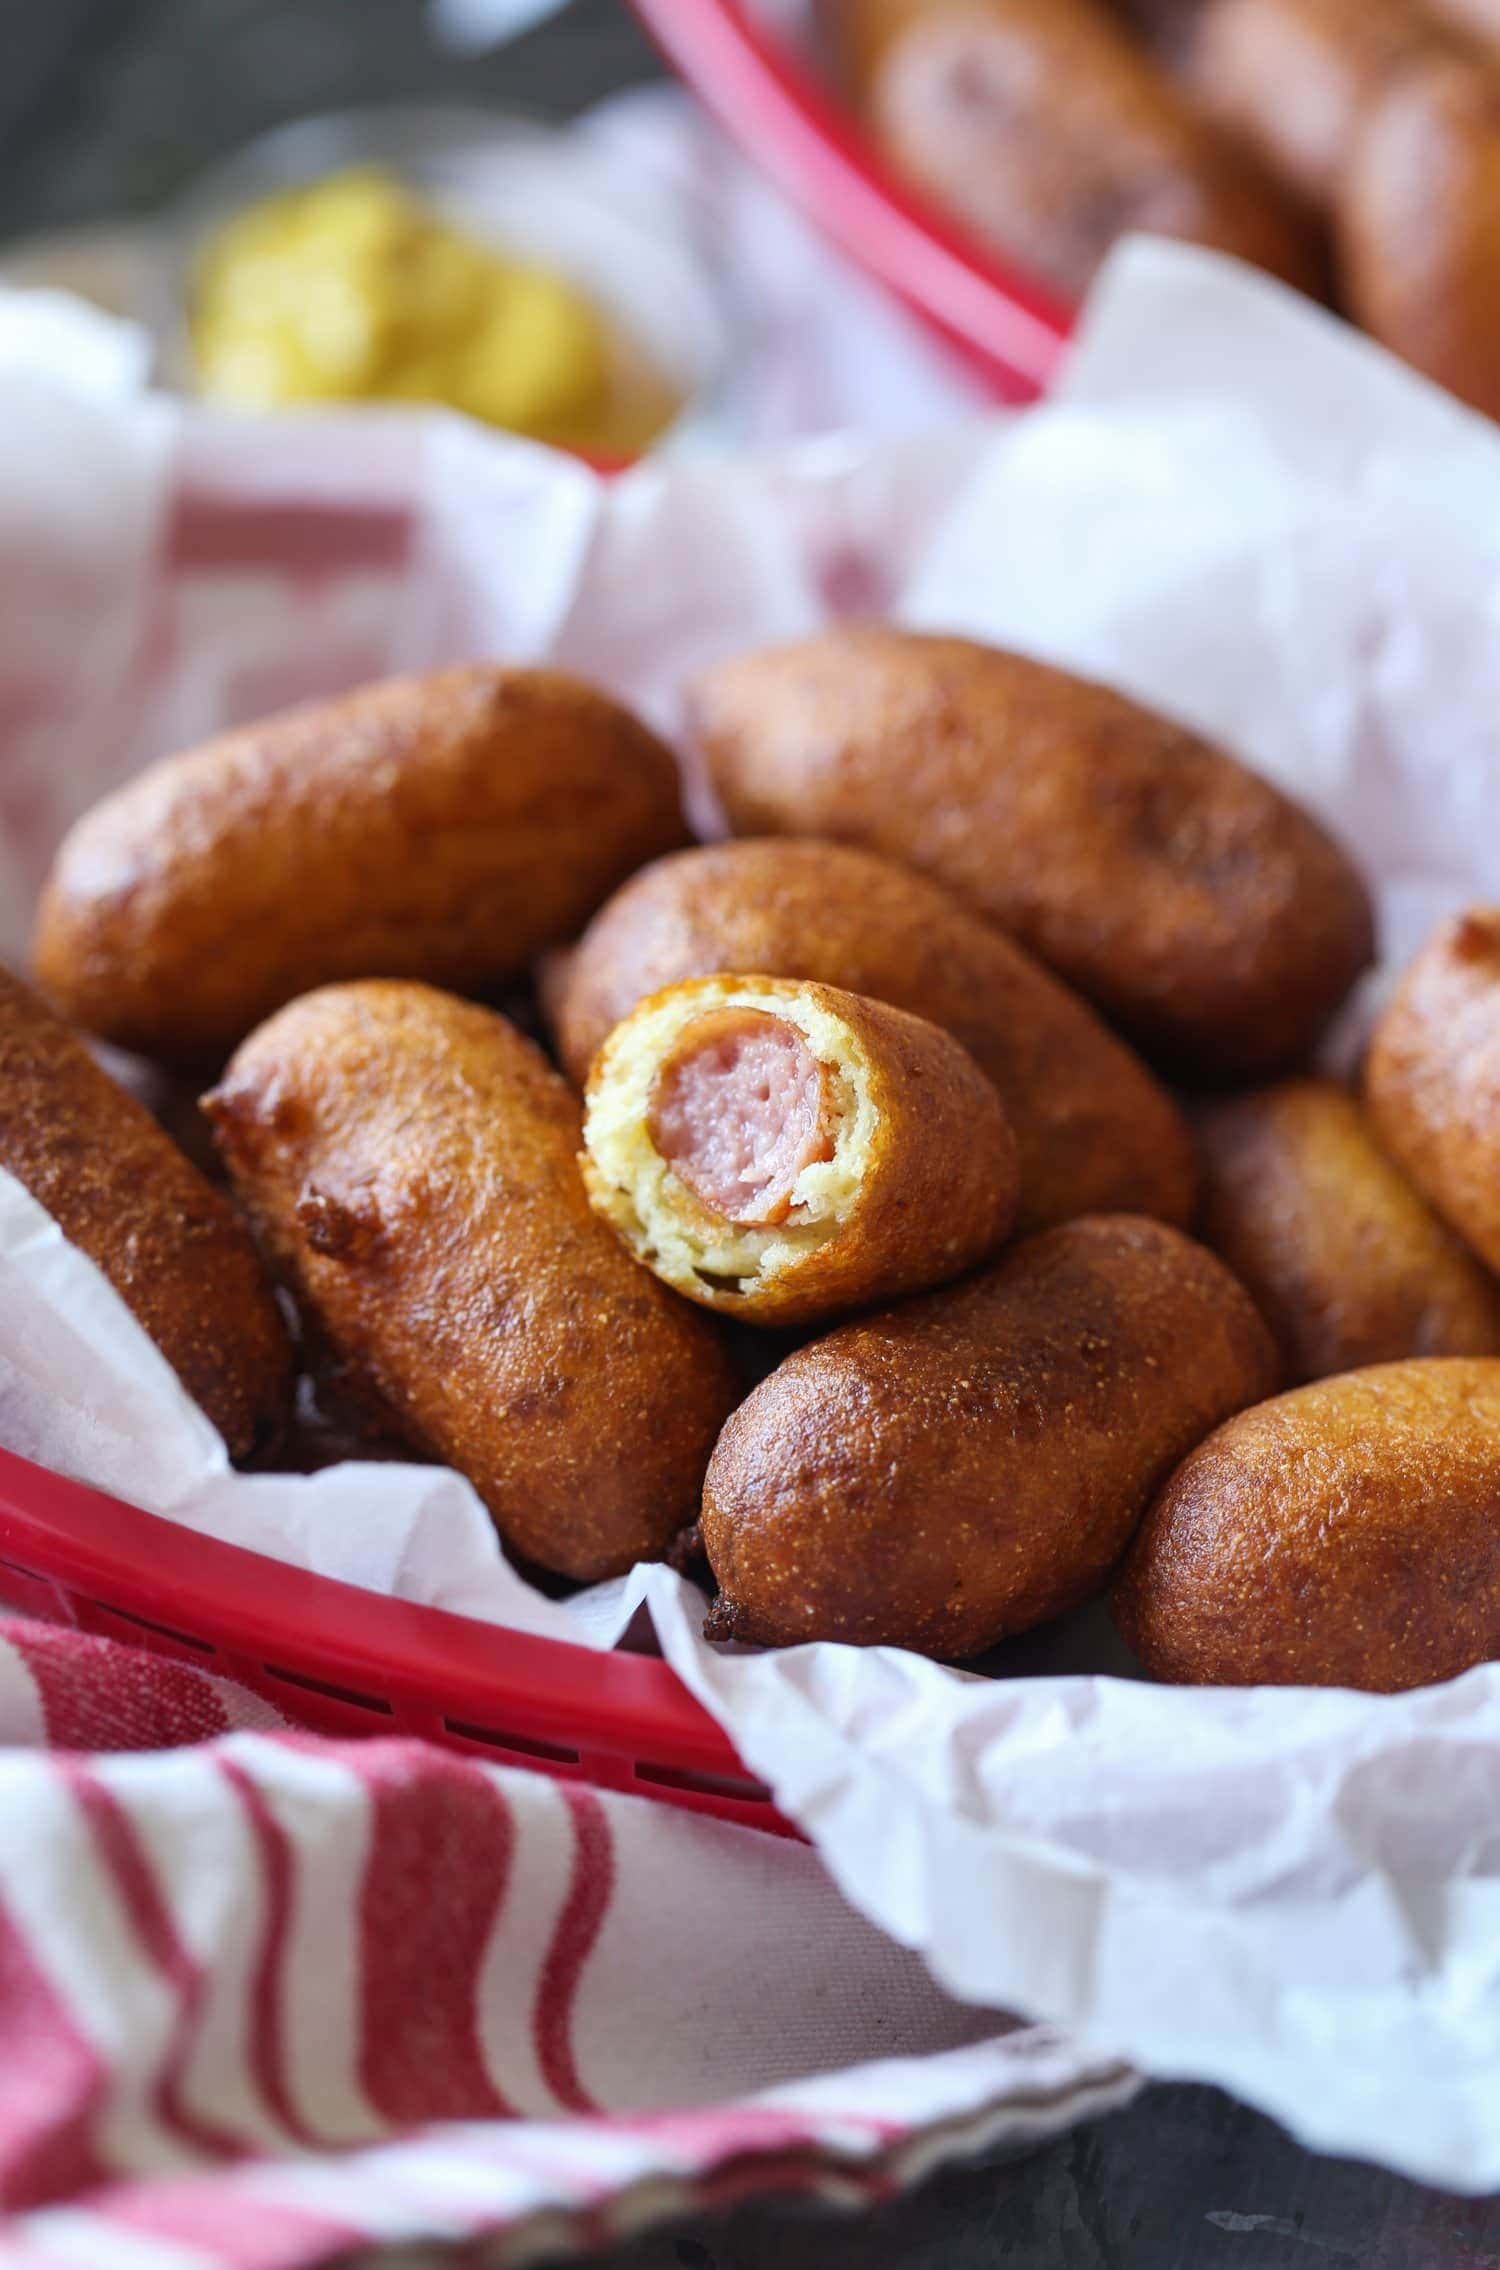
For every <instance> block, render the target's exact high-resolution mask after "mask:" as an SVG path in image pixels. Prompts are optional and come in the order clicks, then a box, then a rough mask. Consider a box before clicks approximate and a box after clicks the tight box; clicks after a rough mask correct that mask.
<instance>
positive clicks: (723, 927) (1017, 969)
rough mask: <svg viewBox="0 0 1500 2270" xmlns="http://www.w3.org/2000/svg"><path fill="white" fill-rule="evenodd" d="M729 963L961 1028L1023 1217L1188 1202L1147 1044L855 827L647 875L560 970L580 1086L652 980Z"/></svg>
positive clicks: (1188, 1166)
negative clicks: (994, 1117)
mask: <svg viewBox="0 0 1500 2270" xmlns="http://www.w3.org/2000/svg"><path fill="white" fill-rule="evenodd" d="M723 970H765V971H767V972H769V973H770V974H771V975H772V976H775V977H800V978H811V979H814V980H815V981H817V982H818V983H819V984H822V985H832V986H837V987H839V989H840V990H841V991H843V992H845V993H860V994H864V995H866V996H867V997H868V998H871V999H874V1000H878V1001H889V1002H890V1003H891V1004H892V1005H893V1006H894V1007H895V1008H898V1009H905V1010H907V1011H908V1012H909V1013H910V1014H911V1015H912V1016H916V1017H923V1018H925V1019H926V1020H927V1022H928V1023H929V1024H934V1025H941V1026H942V1027H943V1029H944V1031H945V1032H949V1033H951V1034H952V1035H953V1037H954V1039H955V1040H958V1041H961V1042H962V1043H963V1045H964V1047H965V1048H966V1049H967V1050H968V1051H969V1054H970V1055H971V1056H972V1057H973V1059H974V1061H975V1063H976V1064H977V1065H978V1066H979V1068H980V1070H981V1071H982V1072H984V1073H985V1074H986V1075H987V1076H988V1078H989V1079H991V1080H992V1081H993V1082H994V1084H995V1086H996V1088H997V1089H998V1090H999V1093H1000V1099H1001V1102H1002V1103H1003V1104H1004V1106H1005V1112H1006V1117H1007V1118H1008V1119H1009V1121H1010V1123H1011V1127H1012V1129H1013V1130H1014V1133H1015V1138H1016V1145H1017V1149H1018V1152H1019V1155H1020V1171H1021V1195H1020V1212H1019V1214H1018V1217H1017V1227H1018V1228H1019V1229H1022V1230H1036V1229H1046V1228H1048V1227H1049V1226H1050V1225H1051V1224H1052V1223H1053V1222H1060V1221H1067V1220H1069V1219H1071V1218H1072V1216H1074V1215H1075V1214H1089V1213H1106V1212H1111V1211H1119V1212H1125V1213H1134V1214H1154V1215H1157V1216H1159V1217H1160V1218H1161V1219H1162V1220H1163V1221H1168V1222H1177V1223H1179V1224H1183V1225H1185V1224H1186V1223H1187V1222H1188V1220H1189V1219H1190V1217H1191V1214H1192V1209H1193V1201H1194V1196H1195V1191H1196V1168H1195V1164H1194V1159H1193V1149H1192V1143H1191V1140H1190V1138H1189V1135H1188V1132H1187V1128H1186V1126H1185V1124H1184V1122H1183V1119H1182V1115H1181V1113H1180V1112H1179V1111H1178V1110H1177V1108H1176V1106H1175V1104H1173V1102H1172V1101H1171V1099H1170V1097H1168V1095H1167V1094H1166V1092H1165V1091H1164V1090H1163V1089H1162V1088H1161V1087H1159V1086H1158V1085H1157V1083H1156V1081H1155V1080H1154V1079H1153V1078H1152V1077H1151V1075H1150V1073H1149V1072H1147V1070H1146V1068H1145V1066H1144V1065H1143V1064H1142V1063H1141V1062H1140V1061H1139V1059H1138V1058H1137V1057H1135V1056H1134V1055H1133V1054H1132V1053H1131V1051H1130V1050H1129V1049H1128V1048H1126V1047H1125V1045H1124V1044H1123V1042H1121V1041H1118V1040H1116V1039H1115V1037H1114V1035H1113V1034H1112V1033H1110V1032H1108V1031H1106V1029H1105V1027H1104V1026H1103V1025H1102V1024H1100V1022H1099V1020H1098V1019H1097V1018H1096V1017H1095V1016H1094V1014H1093V1012H1092V1011H1091V1010H1090V1009H1088V1008H1087V1007H1086V1006H1085V1004H1084V1003H1083V1002H1082V1001H1080V1000H1079V999H1078V997H1077V996H1076V995H1075V994H1073V993H1072V992H1070V991H1069V990H1068V988H1067V987H1066V986H1064V985H1062V984H1060V983H1059V981H1058V980H1057V979H1056V978H1054V977H1053V976H1051V975H1050V973H1049V972H1048V971H1046V970H1044V969H1043V968H1042V967H1041V965H1040V963H1038V962H1034V961H1033V960H1032V959H1031V957H1030V955H1029V954H1025V953H1023V952H1022V951H1021V949H1020V948H1019V947H1017V946H1014V945H1012V944H1011V942H1010V941H1009V939H1007V938H1003V937H1002V936H1001V935H1000V933H999V932H998V931H997V930H996V929H995V928H994V926H993V924H991V923H987V922H983V921H980V920H979V919H978V918H977V917H975V916H974V915H971V914H968V913H966V912H965V911H964V909H963V908H962V907H961V906H959V905H958V903H957V901H956V900H954V899H951V898H950V897H949V896H948V894H947V893H946V892H945V891H943V890H942V889H940V888H939V887H938V885H936V884H935V883H931V882H929V881H928V880H927V879H926V878H925V877H924V876H921V875H914V874H912V873H911V872H910V871H909V870H908V869H906V868H903V867H898V866H896V865H895V864H894V863H893V862H892V861H890V860H887V859H877V858H874V857H872V856H871V855H870V854H869V853H868V852H863V851H853V850H850V849H848V848H847V847H846V846H844V845H842V844H833V843H816V842H799V841H797V840H795V839H792V838H789V837H785V836H782V837H768V838H766V839H764V840H760V841H751V842H744V843H718V844H708V845H703V846H701V847H700V848H698V849H696V850H693V851H679V852H674V853H672V854H671V855H670V856H669V857H668V858H665V859H659V860H657V861H655V863H654V864H653V865H652V866H650V867H645V868H642V870H641V872H640V873H639V874H638V875H633V876H632V877H631V878H630V881H629V882H628V883H626V884H624V885H623V886H622V888H621V889H620V890H619V891H617V892H616V894H615V896H614V897H613V898H612V899H611V900H610V901H609V902H608V904H607V905H605V906H603V907H601V908H600V910H599V912H598V914H596V915H595V917H594V919H593V921H592V922H591V923H590V925H589V927H588V929H587V930H586V931H585V932H584V935H583V937H582V939H581V940H580V942H579V944H578V946H577V948H576V949H575V950H574V951H573V952H572V953H571V954H568V955H566V956H563V957H560V958H559V959H558V961H557V962H556V963H555V964H554V965H553V967H552V969H551V971H550V972H549V974H548V981H547V984H546V986H545V987H544V993H545V996H546V1002H547V1007H548V1010H549V1014H550V1021H551V1025H552V1031H553V1035H554V1038H555V1039H556V1042H557V1046H558V1051H559V1053H560V1055H561V1057H562V1061H563V1064H564V1066H565V1067H566V1069H567V1070H568V1071H569V1072H570V1073H571V1074H572V1076H573V1078H574V1079H575V1080H576V1081H577V1082H578V1083H579V1085H580V1086H581V1085H582V1083H583V1080H584V1077H585V1075H586V1073H587V1071H588V1067H589V1064H590V1061H591V1060H592V1058H593V1057H594V1055H595V1053H596V1052H597V1050H598V1049H599V1048H600V1046H601V1045H602V1043H603V1041H604V1039H605V1037H606V1035H607V1034H608V1032H609V1031H610V1029H611V1027H612V1026H614V1025H617V1024H618V1023H619V1022H620V1021H621V1019H622V1018H623V1017H626V1016H628V1015H629V1013H630V1011H631V1010H632V1009H633V1008H634V1007H635V1005H636V1003H637V1002H638V1001H640V1000H642V999H643V998H644V997H645V995H646V994H648V993H655V992H657V991H658V990H659V989H660V988H661V987H662V986H665V985H674V984H676V983H677V982H678V981H679V980H680V979H682V978H687V977H710V976H712V975H713V974H714V973H715V972H717V971H723Z"/></svg>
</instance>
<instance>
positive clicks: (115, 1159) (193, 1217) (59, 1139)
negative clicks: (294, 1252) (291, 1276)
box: [0, 970, 292, 1458]
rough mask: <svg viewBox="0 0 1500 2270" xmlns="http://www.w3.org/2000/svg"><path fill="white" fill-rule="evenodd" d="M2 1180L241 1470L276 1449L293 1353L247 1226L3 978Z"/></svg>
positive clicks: (52, 1021)
mask: <svg viewBox="0 0 1500 2270" xmlns="http://www.w3.org/2000/svg"><path fill="white" fill-rule="evenodd" d="M0 1167H3V1168H4V1169H5V1171H6V1172H7V1173H8V1174H12V1175H14V1176H15V1178H16V1180H17V1181H18V1182H20V1183H24V1185H25V1187H26V1188H27V1189H28V1190H29V1191H30V1192H31V1195H32V1197H33V1198H35V1199H36V1201H37V1203H38V1204H39V1205H41V1206H44V1207H45V1208H46V1209H47V1212H48V1213H49V1214H50V1215H51V1216H52V1218H53V1220H54V1221H55V1222H56V1223H57V1226H58V1228H59V1229H60V1230H61V1231H62V1233H63V1236H64V1237H65V1238H66V1239H67V1240H68V1242H69V1244H70V1245H76V1246H77V1248H78V1250H79V1251H80V1253H85V1254H87V1256H88V1258H89V1260H90V1261H92V1262H93V1264H94V1266H95V1267H96V1268H97V1269H99V1270H101V1271H102V1273H103V1274H104V1275H105V1276H106V1277H107V1278H108V1279H109V1281H110V1283H111V1284H112V1285H113V1286H114V1289H115V1291H116V1292H117V1293H118V1294H119V1296H120V1298H121V1300H122V1301H124V1303H125V1305H126V1307H127V1308H128V1309H129V1310H130V1312H131V1314H132V1315H133V1316H134V1317H135V1319H136V1321H137V1323H138V1324H139V1325H140V1326H141V1328H142V1330H143V1331H145V1332H147V1333H149V1335H150V1337H151V1338H152V1339H153V1340H154V1341H155V1342H156V1345H157V1347H158V1348H160V1350H161V1352H162V1354H163V1355H164V1356H165V1357H166V1359H167V1362H168V1363H169V1364H170V1365H171V1366H172V1369H173V1370H174V1371H175V1372H176V1374H177V1376H178V1378H179V1379H180V1380H181V1381H182V1384H183V1386H184V1387H185V1388H186V1390H187V1392H188V1394H189V1395H190V1396H191V1397H192V1398H193V1401H194V1402H195V1403H197V1404H198V1405H199V1406H200V1407H201V1408H202V1410H203V1411H205V1412H206V1413H207V1415H208V1417H209V1418H210V1419H212V1421H213V1423H214V1425H215V1426H216V1427H217V1428H218V1430H219V1432H220V1434H221V1435H222V1436H223V1437H224V1441H225V1443H226V1445H227V1447H228V1450H229V1453H230V1456H231V1457H233V1458H245V1457H247V1456H248V1455H249V1454H250V1452H251V1451H253V1450H258V1449H263V1448H265V1447H266V1446H267V1445H268V1444H269V1443H271V1442H272V1441H274V1440H275V1438H276V1436H277V1434H278V1433H279V1431H280V1429H281V1426H282V1422H283V1420H284V1419H285V1417H286V1414H287V1409H288V1405H289V1400H290V1396H291V1386H292V1350H291V1343H290V1341H289V1340H288V1338H287V1331H286V1326H285V1325H284V1324H283V1322H282V1320H281V1313H280V1311H279V1309H278V1308H277V1306H276V1296H275V1294H274V1293H273V1291H272V1289H271V1282H270V1279H269V1277H268V1276H267V1275H266V1272H265V1270H264V1269H263V1268H262V1266H261V1262H260V1257H259V1255H258V1254H257V1253H256V1251H255V1248H254V1246H253V1245H252V1244H251V1242H250V1238H249V1235H248V1233H247V1231H246V1229H245V1227H244V1224H243V1223H242V1222H241V1221H240V1220H239V1219H238V1217H237V1216H236V1214H235V1212H234V1209H233V1208H232V1207H231V1206H230V1205H229V1203H228V1201H227V1200H226V1199H225V1198H223V1197H222V1196H221V1195H220V1194H219V1192H218V1191H217V1190H214V1189H213V1188H211V1186H210V1185H209V1184H208V1183H207V1182H205V1181H204V1179H203V1177H202V1175H201V1174H200V1173H199V1172H198V1170H197V1168H196V1167H195V1166H192V1165H191V1164H190V1163H189V1162H188V1160H187V1159H185V1158H184V1157H183V1155H182V1153H181V1152H180V1151H179V1150H178V1149H177V1146H176V1145H175V1144H174V1143H173V1142H172V1141H171V1139H170V1137H168V1136H166V1135H164V1134H163V1133H162V1130H161V1129H160V1128H159V1127H158V1126H157V1124H156V1121H155V1120H154V1119H153V1118H152V1117H151V1114H150V1113H149V1112H148V1111H147V1110H146V1108H145V1106H144V1105H143V1104H140V1103H137V1101H136V1099H135V1098H134V1097H133V1096H129V1095H127V1094H126V1093H125V1091H124V1089H123V1088H120V1087H117V1086H116V1085H115V1083H114V1081H113V1080H111V1079H110V1078H109V1076H108V1074H107V1073H105V1072H103V1071H101V1070H100V1068H99V1066H98V1065H97V1064H96V1063H95V1062H94V1060H93V1058H92V1057H91V1056H90V1054H89V1052H88V1050H87V1049H86V1048H85V1047H84V1045H83V1042H82V1041H81V1040H80V1039H79V1038H78V1036H77V1034H76V1033H74V1032H70V1031H69V1029H68V1027H67V1026H66V1025H65V1024H63V1023H62V1022H61V1021H60V1020H59V1019H58V1018H57V1017H54V1016H53V1015H52V1013H51V1011H50V1010H48V1009H46V1008H44V1007H43V1005H42V1003H41V1002H40V1001H38V1000H37V999H36V997H35V996H34V995H33V994H32V993H30V992H28V991H27V989H26V987H25V986H23V985H21V984H18V983H17V981H16V979H15V978H13V977H11V976H10V975H9V974H8V973H7V972H5V971H4V970H0Z"/></svg>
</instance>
